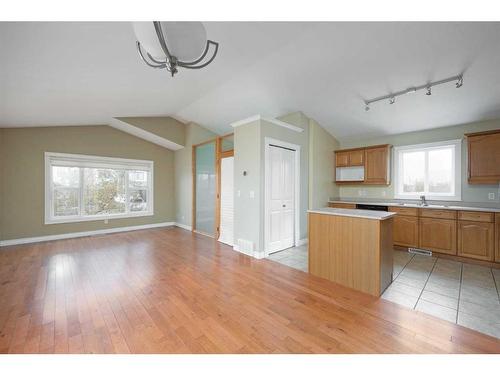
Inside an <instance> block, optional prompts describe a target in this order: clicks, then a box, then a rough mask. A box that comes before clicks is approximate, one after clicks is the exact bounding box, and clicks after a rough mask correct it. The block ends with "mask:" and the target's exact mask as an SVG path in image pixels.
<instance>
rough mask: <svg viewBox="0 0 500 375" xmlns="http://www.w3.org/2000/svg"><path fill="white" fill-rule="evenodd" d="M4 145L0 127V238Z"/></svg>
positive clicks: (0, 227)
mask: <svg viewBox="0 0 500 375" xmlns="http://www.w3.org/2000/svg"><path fill="white" fill-rule="evenodd" d="M4 150H5V148H4V145H3V129H0V240H1V239H2V238H3V235H2V233H3V215H2V212H3V180H4V178H3V160H4V158H5V156H4V154H3V153H4Z"/></svg>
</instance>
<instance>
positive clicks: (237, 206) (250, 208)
mask: <svg viewBox="0 0 500 375" xmlns="http://www.w3.org/2000/svg"><path fill="white" fill-rule="evenodd" d="M260 147H261V143H260V120H258V121H255V122H252V123H249V124H246V125H242V126H238V127H236V128H235V129H234V243H235V244H237V240H238V239H244V240H248V241H252V242H253V243H254V244H255V246H256V250H257V249H258V247H259V244H260V241H261V229H260V222H261V220H262V218H263V216H262V217H261V211H260V199H261V198H260V197H261V192H260V184H261V182H260V181H261V152H260ZM243 172H246V176H244V175H243ZM238 191H239V196H238ZM251 191H253V192H254V194H255V196H254V198H250V192H251Z"/></svg>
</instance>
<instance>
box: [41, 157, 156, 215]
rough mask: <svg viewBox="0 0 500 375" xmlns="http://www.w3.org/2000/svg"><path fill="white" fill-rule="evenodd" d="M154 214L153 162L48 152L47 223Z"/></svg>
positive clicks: (46, 170)
mask: <svg viewBox="0 0 500 375" xmlns="http://www.w3.org/2000/svg"><path fill="white" fill-rule="evenodd" d="M148 215H153V162H152V161H147V160H129V159H119V158H108V157H99V156H86V155H72V154H56V153H50V152H46V153H45V223H46V224H54V223H67V222H75V221H88V220H103V219H111V218H124V217H135V216H148Z"/></svg>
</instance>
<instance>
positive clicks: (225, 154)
mask: <svg viewBox="0 0 500 375" xmlns="http://www.w3.org/2000/svg"><path fill="white" fill-rule="evenodd" d="M232 136H234V133H229V134H225V135H222V136H220V137H217V144H216V154H217V159H216V174H217V176H216V180H217V187H216V193H215V199H216V203H215V239H216V240H218V239H219V237H220V211H221V207H220V205H221V199H220V196H221V192H222V186H221V174H222V173H221V165H222V159H224V158H229V157H234V146H233V149H232V150H228V151H222V141H223V140H224V138H228V137H232Z"/></svg>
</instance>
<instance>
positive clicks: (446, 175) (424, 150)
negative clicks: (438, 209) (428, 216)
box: [394, 140, 462, 200]
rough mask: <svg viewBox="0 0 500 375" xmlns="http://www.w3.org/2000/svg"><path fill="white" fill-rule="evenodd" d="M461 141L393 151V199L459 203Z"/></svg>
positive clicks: (415, 146)
mask: <svg viewBox="0 0 500 375" xmlns="http://www.w3.org/2000/svg"><path fill="white" fill-rule="evenodd" d="M461 155H462V154H461V140H454V141H446V142H436V143H428V144H422V145H412V146H401V147H396V148H394V158H395V161H394V165H395V177H396V178H395V179H396V198H399V199H416V198H417V199H418V198H419V197H420V196H421V195H425V197H426V198H427V199H431V200H432V199H434V200H461V167H460V160H461Z"/></svg>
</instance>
